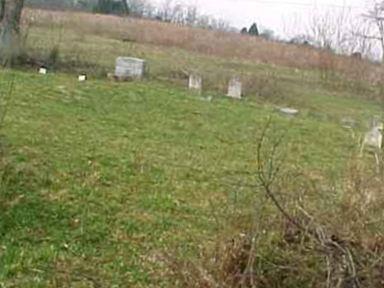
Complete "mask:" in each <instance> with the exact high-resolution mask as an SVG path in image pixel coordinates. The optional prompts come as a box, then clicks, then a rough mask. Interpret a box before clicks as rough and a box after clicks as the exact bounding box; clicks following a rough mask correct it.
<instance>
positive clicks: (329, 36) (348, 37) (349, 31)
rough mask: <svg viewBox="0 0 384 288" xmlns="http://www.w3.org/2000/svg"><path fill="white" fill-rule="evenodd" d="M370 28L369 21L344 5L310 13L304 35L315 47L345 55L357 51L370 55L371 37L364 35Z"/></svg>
mask: <svg viewBox="0 0 384 288" xmlns="http://www.w3.org/2000/svg"><path fill="white" fill-rule="evenodd" d="M370 30H372V25H371V24H370V23H368V22H367V21H365V20H364V18H362V17H358V15H355V14H354V13H352V12H351V10H350V9H348V8H347V7H346V8H344V9H341V10H327V11H323V12H315V13H314V14H312V15H311V16H310V19H309V22H308V27H307V29H306V35H307V38H308V39H310V40H311V41H310V42H313V44H314V45H316V46H317V47H320V48H324V49H330V50H332V51H334V52H336V53H341V54H347V55H351V54H353V53H355V52H358V53H360V54H362V55H365V56H368V57H370V56H372V51H373V44H374V43H373V41H372V39H370V37H367V36H366V35H367V33H369V31H370Z"/></svg>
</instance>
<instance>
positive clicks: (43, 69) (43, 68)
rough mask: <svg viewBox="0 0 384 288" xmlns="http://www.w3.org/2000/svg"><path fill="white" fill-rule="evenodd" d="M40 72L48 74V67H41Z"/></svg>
mask: <svg viewBox="0 0 384 288" xmlns="http://www.w3.org/2000/svg"><path fill="white" fill-rule="evenodd" d="M39 74H43V75H45V74H47V68H45V67H40V69H39Z"/></svg>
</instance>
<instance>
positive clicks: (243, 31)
mask: <svg viewBox="0 0 384 288" xmlns="http://www.w3.org/2000/svg"><path fill="white" fill-rule="evenodd" d="M240 33H241V34H248V30H247V27H244V28H243V29H241V31H240Z"/></svg>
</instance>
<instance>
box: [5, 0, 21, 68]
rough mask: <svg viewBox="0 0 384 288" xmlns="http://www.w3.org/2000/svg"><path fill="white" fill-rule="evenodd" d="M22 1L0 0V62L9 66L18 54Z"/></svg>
mask: <svg viewBox="0 0 384 288" xmlns="http://www.w3.org/2000/svg"><path fill="white" fill-rule="evenodd" d="M23 6H24V0H0V61H1V64H2V65H8V64H11V63H12V61H13V60H14V59H15V58H16V57H17V56H19V54H20V52H21V51H20V50H21V49H20V48H21V47H20V18H21V12H22V9H23Z"/></svg>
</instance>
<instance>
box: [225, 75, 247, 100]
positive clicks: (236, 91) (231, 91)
mask: <svg viewBox="0 0 384 288" xmlns="http://www.w3.org/2000/svg"><path fill="white" fill-rule="evenodd" d="M242 88H243V85H242V84H241V82H240V80H239V79H238V78H232V79H231V80H230V81H229V84H228V93H227V96H228V97H231V98H236V99H241V97H242V96H243V92H242Z"/></svg>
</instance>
